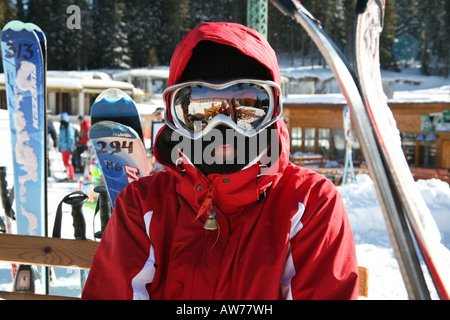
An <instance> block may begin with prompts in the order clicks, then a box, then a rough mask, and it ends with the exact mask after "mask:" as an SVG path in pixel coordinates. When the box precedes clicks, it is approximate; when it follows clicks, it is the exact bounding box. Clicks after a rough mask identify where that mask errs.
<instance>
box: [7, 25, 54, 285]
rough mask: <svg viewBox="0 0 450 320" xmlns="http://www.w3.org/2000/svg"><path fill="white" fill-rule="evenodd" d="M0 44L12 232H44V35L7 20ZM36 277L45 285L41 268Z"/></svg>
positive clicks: (34, 29) (45, 217) (38, 30)
mask: <svg viewBox="0 0 450 320" xmlns="http://www.w3.org/2000/svg"><path fill="white" fill-rule="evenodd" d="M1 47H2V60H3V68H4V72H5V87H6V97H7V106H8V111H9V117H10V127H11V147H12V150H13V157H12V158H13V169H14V193H15V212H16V224H17V233H18V234H23V235H35V236H46V235H47V214H46V211H47V203H46V167H47V166H46V134H45V132H46V112H45V111H46V107H45V96H46V87H45V73H46V70H45V69H46V63H45V60H46V58H45V54H46V53H45V47H46V45H45V36H44V33H43V32H42V30H40V29H39V28H38V27H37V26H36V25H34V24H31V23H23V22H21V21H18V20H13V21H11V22H9V23H7V24H6V25H5V26H4V28H3V30H2V33H1ZM41 282H42V284H44V285H45V289H46V291H48V286H47V285H46V284H47V281H46V276H45V274H44V272H41ZM20 287H21V288H23V287H24V284H21V286H20ZM30 288H31V286H30ZM32 290H33V291H35V290H38V289H37V288H33V289H32Z"/></svg>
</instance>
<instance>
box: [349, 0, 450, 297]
mask: <svg viewBox="0 0 450 320" xmlns="http://www.w3.org/2000/svg"><path fill="white" fill-rule="evenodd" d="M356 8H357V12H356V13H357V16H356V30H355V57H356V67H357V72H358V78H359V81H360V86H361V92H362V95H363V97H364V101H365V104H366V108H367V112H368V114H369V117H370V119H371V123H372V124H373V128H374V131H375V135H376V137H377V141H378V142H379V147H380V150H381V153H382V156H383V159H384V161H385V163H386V166H385V167H386V168H387V170H388V171H389V172H388V174H389V176H390V180H391V182H392V189H393V191H394V192H395V194H396V195H397V196H396V200H397V201H398V205H399V206H401V208H400V209H399V211H400V212H401V213H403V214H404V215H406V217H407V220H408V222H409V225H410V227H411V230H412V233H413V235H414V238H415V240H416V241H417V243H418V246H419V248H420V250H421V253H422V256H423V258H424V260H425V263H426V265H427V267H428V270H429V272H430V275H431V277H432V279H433V282H434V284H435V287H436V290H437V292H438V294H439V296H440V298H441V299H447V300H448V299H449V298H450V296H449V294H450V291H449V290H450V273H449V270H450V266H449V264H448V262H446V261H445V259H443V255H442V254H441V252H442V251H441V246H442V244H441V242H440V237H439V229H438V228H437V225H436V223H435V221H434V219H433V217H432V215H431V213H430V210H429V209H428V207H427V205H426V203H425V201H424V199H423V197H422V195H421V194H420V192H419V190H418V189H417V187H416V184H415V183H414V178H413V176H412V175H411V170H410V169H409V166H408V163H407V161H406V158H405V156H404V153H403V150H402V147H401V140H400V132H399V130H398V129H397V125H396V122H395V119H394V116H393V114H392V112H391V110H390V108H389V106H388V105H387V98H386V95H385V94H384V92H383V87H382V81H381V73H380V61H379V38H380V33H381V31H382V29H383V22H384V11H385V2H384V0H359V1H358V2H357V6H356Z"/></svg>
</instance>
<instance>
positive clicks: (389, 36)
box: [380, 0, 399, 71]
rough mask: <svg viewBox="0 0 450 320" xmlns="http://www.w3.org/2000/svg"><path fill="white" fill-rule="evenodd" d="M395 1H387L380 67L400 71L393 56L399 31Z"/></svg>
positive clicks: (381, 37)
mask: <svg viewBox="0 0 450 320" xmlns="http://www.w3.org/2000/svg"><path fill="white" fill-rule="evenodd" d="M394 3H395V2H394V1H392V0H390V1H386V8H385V16H384V24H383V32H381V36H380V65H381V68H382V69H389V70H394V71H399V67H398V65H397V61H395V59H394V57H393V56H392V44H393V43H394V40H395V33H396V29H397V19H398V16H397V10H396V8H395V6H394Z"/></svg>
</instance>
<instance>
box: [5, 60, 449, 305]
mask: <svg viewBox="0 0 450 320" xmlns="http://www.w3.org/2000/svg"><path fill="white" fill-rule="evenodd" d="M302 69H304V71H302ZM306 69H307V68H291V67H286V66H285V67H283V66H281V70H282V72H283V74H285V75H288V76H292V77H294V76H296V77H298V75H299V74H300V73H301V72H308V73H309V72H311V73H313V74H314V75H315V76H319V77H323V78H324V79H325V78H327V77H328V76H329V70H328V71H327V69H322V68H316V70H312V71H311V70H310V68H309V70H306ZM305 70H306V71H305ZM385 76H386V78H387V79H390V80H391V81H393V82H394V83H395V88H396V91H395V93H394V99H407V98H408V94H409V97H410V98H411V99H413V100H417V99H427V100H428V101H429V100H439V101H442V100H443V101H450V82H449V80H448V79H443V78H438V77H422V76H419V75H418V74H417V71H416V70H412V71H410V72H404V73H401V74H397V73H395V74H394V73H386V74H385ZM332 87H333V86H332V85H330V88H332ZM333 90H334V89H333ZM328 93H330V92H328ZM326 97H327V96H326V95H325V96H323V97H322V98H325V99H326ZM328 97H329V96H328ZM320 98H321V97H320V96H318V97H317V96H316V97H315V99H320ZM337 98H338V99H341V98H340V97H339V94H338V97H337ZM332 99H334V98H333V97H332ZM7 117H8V115H7V112H6V111H4V110H0V136H2V137H3V139H4V143H3V144H0V166H6V167H8V173H9V175H8V179H9V185H10V186H11V185H12V177H11V175H12V166H11V162H12V161H11V147H10V146H9V143H8V141H9V122H8V118H7ZM52 157H53V165H54V166H55V167H54V168H55V169H57V170H61V174H62V160H61V159H60V158H59V154H58V153H52ZM356 178H357V179H356V182H354V183H351V184H347V185H344V186H339V187H338V189H339V191H340V192H341V194H342V197H343V199H344V203H345V206H346V208H347V211H348V215H349V218H350V222H351V225H352V229H353V232H354V236H355V242H356V250H357V257H358V264H359V265H360V266H364V267H367V268H368V269H369V273H370V275H369V297H368V299H373V300H377V299H407V298H408V296H407V292H406V289H405V286H404V284H403V280H402V277H401V274H400V271H399V267H398V263H397V260H396V259H395V256H394V252H393V249H392V246H391V243H390V240H389V237H388V234H387V231H386V227H385V223H384V220H383V216H382V212H381V209H380V206H379V204H378V200H377V196H376V194H375V189H374V185H373V183H372V181H371V179H370V177H369V176H367V175H358V176H357V177H356ZM416 185H417V187H418V188H419V190H420V192H421V194H422V196H423V197H424V200H425V202H426V203H427V205H428V206H429V209H430V211H431V213H432V215H433V217H434V219H435V221H436V224H437V226H438V228H439V230H440V236H441V239H442V240H441V241H442V244H443V245H444V246H445V247H446V248H447V249H446V250H445V251H446V252H445V254H450V251H449V250H448V249H449V248H450V209H449V208H450V189H449V185H448V184H447V183H445V182H442V181H440V180H435V179H434V180H419V181H417V182H416ZM75 190H78V184H77V183H75V184H74V183H72V184H63V183H54V182H50V183H49V199H50V201H49V221H50V228H52V227H53V219H54V215H55V212H56V207H57V205H58V203H59V201H60V200H61V199H62V198H63V197H64V196H65V195H66V194H68V193H69V192H71V191H75ZM0 209H1V208H0ZM63 211H64V215H63V216H64V218H63V232H62V236H63V237H65V238H71V237H73V227H72V221H71V216H70V214H69V213H70V208H69V207H63ZM84 213H85V215H86V221H87V235H88V237H90V238H92V237H93V236H92V235H93V229H94V228H98V226H99V224H98V223H96V225H95V227H94V226H93V212H92V210H89V209H85V210H84ZM0 250H1V248H0ZM449 272H450V270H449ZM79 279H80V274H79V271H78V270H76V269H63V268H59V269H57V270H55V271H54V273H53V282H52V287H51V293H52V294H57V295H69V296H79V295H80V284H79V283H80V280H79ZM428 280H429V277H428ZM11 287H12V279H11V273H10V266H9V264H7V263H1V262H0V290H4V291H9V290H11ZM433 297H434V298H437V295H436V294H435V293H434V294H433Z"/></svg>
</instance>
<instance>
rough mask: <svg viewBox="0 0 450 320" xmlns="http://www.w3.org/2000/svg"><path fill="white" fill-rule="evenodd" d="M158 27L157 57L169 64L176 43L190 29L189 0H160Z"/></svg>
mask: <svg viewBox="0 0 450 320" xmlns="http://www.w3.org/2000/svg"><path fill="white" fill-rule="evenodd" d="M160 28H161V30H162V32H161V37H160V47H159V50H158V58H159V60H160V62H161V63H162V64H169V62H170V58H171V56H172V54H173V52H174V50H175V48H176V47H177V45H178V43H179V42H180V41H181V39H182V38H183V37H184V36H185V35H186V34H187V33H188V32H189V30H190V29H191V28H190V14H189V0H165V1H162V2H161V26H160Z"/></svg>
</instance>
